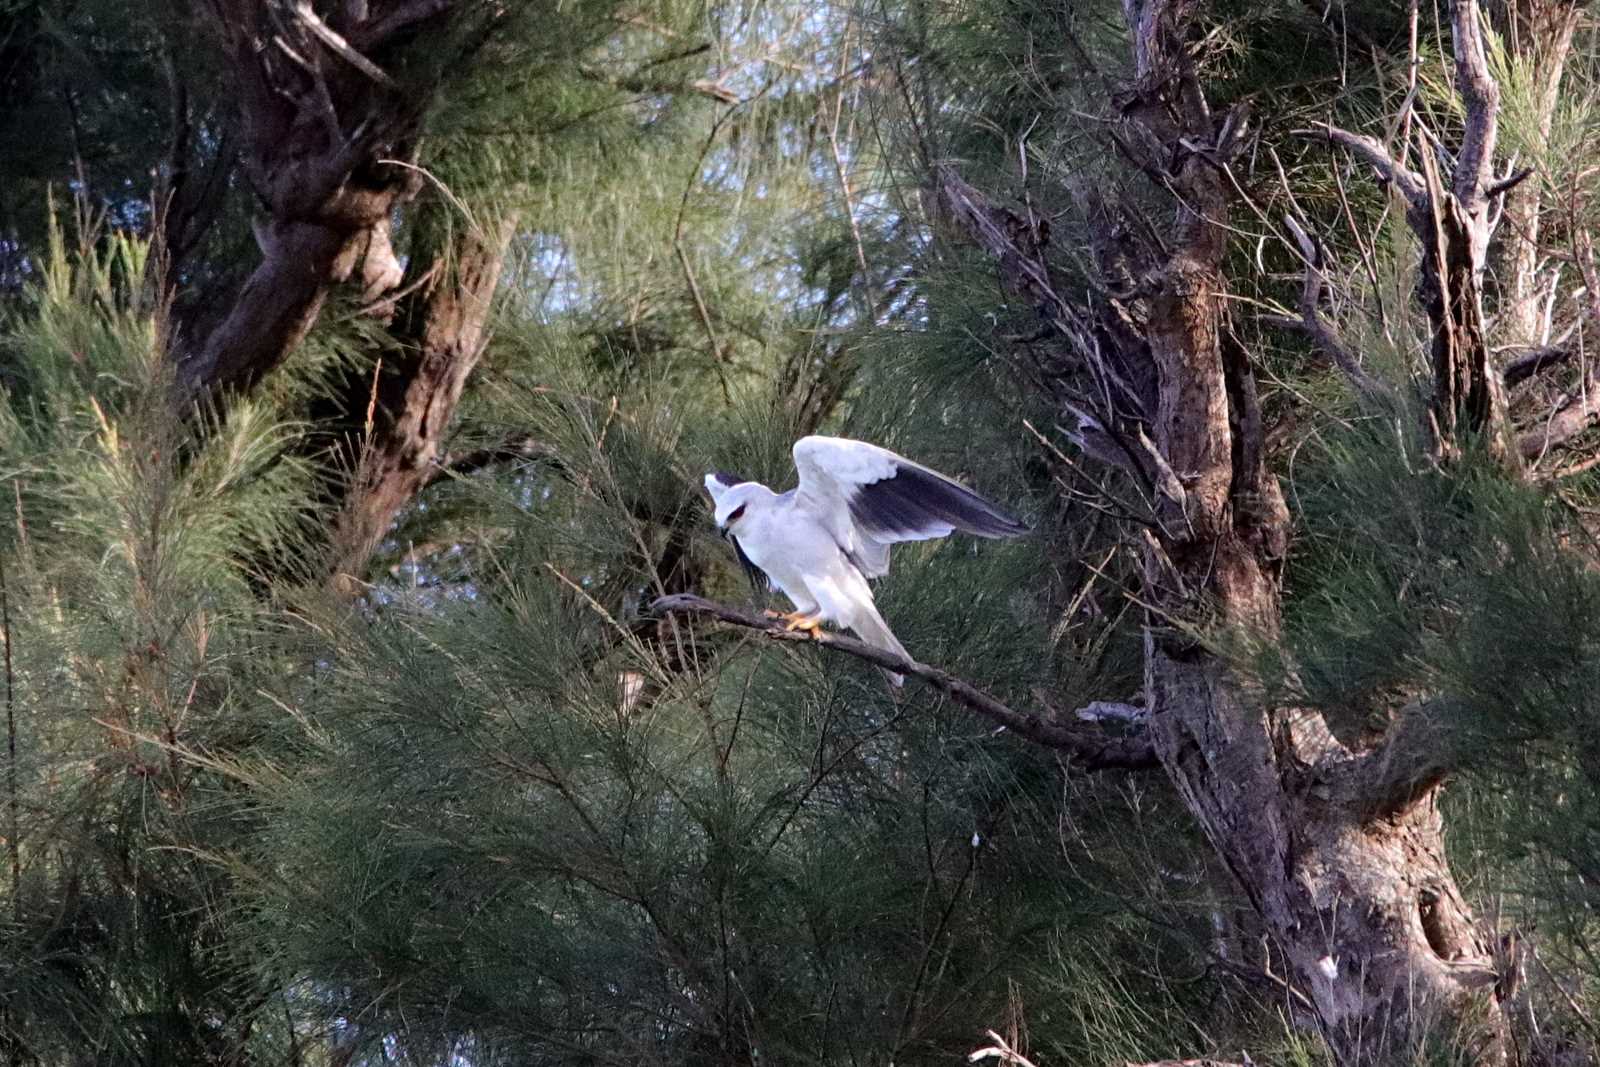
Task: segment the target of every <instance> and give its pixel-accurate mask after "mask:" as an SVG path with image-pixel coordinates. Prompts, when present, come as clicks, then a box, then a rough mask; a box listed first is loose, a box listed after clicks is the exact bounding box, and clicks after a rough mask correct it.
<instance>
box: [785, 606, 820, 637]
mask: <svg viewBox="0 0 1600 1067" xmlns="http://www.w3.org/2000/svg"><path fill="white" fill-rule="evenodd" d="M788 618H789V622H788V625H786V626H785V627H784V629H785V630H788V631H789V632H790V633H793V632H794V631H796V630H804V631H806V632H807V633H809V634H810V635H811V636H812V637H821V636H822V616H821V615H820V614H819V615H805V614H802V613H801V612H798V611H797V612H795V613H794V614H793V615H790V616H789V617H788Z"/></svg>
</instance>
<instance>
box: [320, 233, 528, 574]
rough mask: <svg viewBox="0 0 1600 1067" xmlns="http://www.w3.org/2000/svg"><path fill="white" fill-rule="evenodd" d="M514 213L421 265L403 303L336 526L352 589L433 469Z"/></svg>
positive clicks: (480, 331)
mask: <svg viewBox="0 0 1600 1067" xmlns="http://www.w3.org/2000/svg"><path fill="white" fill-rule="evenodd" d="M515 227H516V220H515V218H512V217H508V218H505V219H503V220H501V221H500V222H499V223H498V224H497V225H495V226H494V227H493V228H492V229H491V230H489V232H485V233H476V232H474V233H469V234H467V235H466V236H465V239H464V240H462V241H461V242H460V243H459V245H458V246H457V248H456V249H455V250H454V254H453V255H452V256H451V257H449V262H447V261H446V258H445V257H443V256H441V257H440V258H439V259H437V260H435V261H434V262H433V263H431V264H429V265H428V267H427V268H426V269H425V270H423V271H422V272H421V276H422V277H426V278H429V279H430V281H429V282H428V284H427V285H425V286H424V287H422V288H421V289H419V290H417V291H416V292H415V293H412V294H410V295H409V296H408V297H407V298H406V299H405V300H404V301H403V302H402V307H401V312H400V322H399V323H398V324H397V333H398V335H399V337H400V338H401V339H402V344H403V347H401V348H399V349H398V350H396V351H394V352H392V353H391V354H390V355H389V356H387V357H386V359H388V360H389V361H390V364H389V366H388V367H387V368H380V372H381V371H383V370H387V372H388V373H387V374H383V373H380V375H379V377H378V381H377V385H376V389H377V393H376V396H374V397H373V399H372V407H373V422H372V425H371V429H370V432H369V433H368V434H367V436H366V439H365V440H364V441H363V443H362V449H361V453H360V458H359V461H358V465H357V468H356V471H355V473H354V475H353V477H352V478H351V481H350V484H349V486H348V488H347V491H346V493H345V502H344V506H343V508H342V510H341V511H340V513H339V518H338V520H337V522H336V524H335V527H334V533H333V540H332V551H333V556H332V562H331V566H330V574H331V576H332V580H333V583H334V585H335V587H336V588H339V589H342V590H343V591H345V592H353V591H354V590H355V589H357V588H359V585H360V576H361V574H362V572H363V570H364V569H365V567H366V564H367V561H368V560H369V559H370V558H371V556H372V553H373V551H374V550H375V549H376V548H377V546H378V544H379V543H380V542H381V541H382V539H383V537H384V535H385V534H386V533H387V532H388V531H389V528H390V527H391V526H392V525H393V524H394V521H395V518H396V516H397V515H399V513H400V510H401V509H402V508H404V507H405V506H406V505H407V504H409V503H410V502H411V501H412V499H414V498H415V497H416V495H417V493H418V492H420V491H421V490H422V488H423V487H424V486H425V485H427V484H428V482H429V481H430V480H431V479H432V478H433V477H434V475H435V473H436V471H437V468H438V461H439V460H441V459H442V458H443V455H442V452H443V445H444V437H445V433H446V431H448V429H449V427H450V424H451V421H452V420H453V419H454V417H455V411H456V406H457V404H458V403H459V402H460V400H461V392H462V389H463V388H465V386H466V382H467V378H468V376H469V375H471V373H472V370H473V368H474V367H476V366H477V364H478V359H479V357H480V356H482V354H483V348H484V345H485V343H486V342H487V339H488V327H489V313H490V310H491V308H492V307H493V303H494V294H495V288H496V287H497V286H498V284H499V281H500V272H501V269H502V267H503V265H504V263H505V256H506V252H507V249H508V247H509V245H510V242H511V235H512V233H513V232H514V230H515Z"/></svg>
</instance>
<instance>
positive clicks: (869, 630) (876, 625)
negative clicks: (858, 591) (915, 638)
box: [850, 604, 911, 689]
mask: <svg viewBox="0 0 1600 1067" xmlns="http://www.w3.org/2000/svg"><path fill="white" fill-rule="evenodd" d="M850 629H852V630H854V631H855V632H856V636H857V637H859V638H861V640H863V641H865V642H866V643H867V644H869V645H871V646H872V647H874V648H881V649H883V650H884V651H885V652H893V653H894V654H895V655H897V656H899V657H900V658H901V659H910V658H911V653H909V652H907V651H906V646H904V645H902V644H901V643H900V639H899V638H897V637H895V635H894V631H892V630H890V629H889V624H888V623H886V622H884V621H883V616H881V615H879V614H878V612H877V609H876V608H874V607H872V606H871V605H870V604H869V605H864V606H863V608H862V609H861V610H859V611H857V612H856V617H855V619H854V620H853V621H852V622H851V623H850ZM883 673H884V676H885V677H887V678H888V679H889V684H890V685H892V686H894V687H895V688H896V689H898V688H900V687H901V686H903V685H905V684H906V678H905V675H903V674H896V673H894V672H893V671H888V670H886V671H884V672H883Z"/></svg>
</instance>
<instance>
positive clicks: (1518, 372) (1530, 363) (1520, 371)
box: [1500, 345, 1577, 389]
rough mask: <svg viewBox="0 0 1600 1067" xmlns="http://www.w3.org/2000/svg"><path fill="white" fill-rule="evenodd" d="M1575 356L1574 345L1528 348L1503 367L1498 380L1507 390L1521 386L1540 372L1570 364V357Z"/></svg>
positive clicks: (1575, 349)
mask: <svg viewBox="0 0 1600 1067" xmlns="http://www.w3.org/2000/svg"><path fill="white" fill-rule="evenodd" d="M1576 354H1577V346H1576V345H1544V346H1542V347H1540V348H1529V349H1526V350H1524V351H1523V352H1522V353H1521V354H1519V355H1517V356H1516V357H1514V358H1513V359H1512V360H1511V361H1510V362H1508V363H1507V364H1506V365H1505V368H1504V369H1503V370H1502V371H1501V372H1500V379H1501V381H1503V382H1505V384H1506V388H1508V389H1509V388H1510V387H1511V386H1513V385H1521V384H1522V383H1523V382H1525V381H1527V380H1528V379H1529V378H1532V377H1533V376H1534V375H1535V374H1538V373H1539V372H1540V371H1543V370H1548V369H1549V368H1551V367H1559V366H1563V365H1565V364H1567V363H1570V362H1572V357H1573V356H1574V355H1576Z"/></svg>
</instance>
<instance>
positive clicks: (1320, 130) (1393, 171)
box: [1296, 122, 1427, 205]
mask: <svg viewBox="0 0 1600 1067" xmlns="http://www.w3.org/2000/svg"><path fill="white" fill-rule="evenodd" d="M1296 132H1297V133H1298V134H1300V136H1302V137H1325V138H1327V139H1328V140H1329V141H1331V142H1332V143H1334V144H1336V145H1339V146H1340V147H1341V148H1344V149H1345V150H1347V151H1349V152H1351V153H1352V154H1354V155H1355V156H1357V157H1359V158H1360V159H1361V160H1362V162H1364V163H1366V164H1368V165H1369V166H1371V167H1372V169H1374V170H1376V171H1377V172H1378V173H1379V174H1380V175H1382V176H1383V179H1384V180H1385V181H1388V182H1392V183H1393V184H1394V187H1395V188H1396V189H1398V190H1400V194H1401V195H1402V196H1404V197H1405V198H1406V201H1407V202H1408V203H1410V204H1413V205H1420V204H1422V203H1424V202H1425V200H1426V198H1427V189H1426V187H1425V186H1424V185H1423V181H1422V175H1420V174H1418V173H1417V172H1416V171H1414V170H1412V169H1411V168H1410V167H1404V166H1401V165H1400V164H1399V163H1398V162H1396V161H1395V158H1394V157H1393V156H1392V155H1390V154H1389V150H1388V149H1387V148H1385V147H1384V146H1383V145H1382V144H1381V143H1379V142H1378V141H1377V140H1376V139H1374V138H1371V137H1368V136H1367V135H1366V134H1364V133H1351V132H1350V131H1349V130H1343V129H1340V128H1339V127H1337V126H1334V125H1332V124H1330V123H1326V122H1323V123H1318V124H1317V128H1316V129H1314V130H1297V131H1296Z"/></svg>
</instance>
